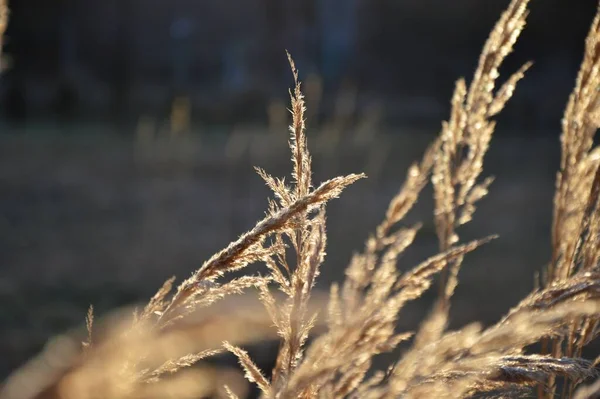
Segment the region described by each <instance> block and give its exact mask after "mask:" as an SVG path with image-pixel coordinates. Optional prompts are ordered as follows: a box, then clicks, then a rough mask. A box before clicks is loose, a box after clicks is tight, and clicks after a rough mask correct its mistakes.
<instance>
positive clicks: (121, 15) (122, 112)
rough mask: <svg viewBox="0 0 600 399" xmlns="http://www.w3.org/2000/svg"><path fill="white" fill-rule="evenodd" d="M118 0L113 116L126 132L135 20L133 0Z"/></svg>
mask: <svg viewBox="0 0 600 399" xmlns="http://www.w3.org/2000/svg"><path fill="white" fill-rule="evenodd" d="M115 1H116V7H117V8H116V11H117V12H116V26H117V29H116V35H115V41H116V43H115V58H114V60H115V61H114V65H113V68H114V69H113V85H114V86H113V87H114V100H113V107H114V108H113V118H114V121H115V123H116V124H117V126H118V127H119V130H120V131H121V132H126V126H125V125H126V122H127V116H128V112H129V101H128V98H129V79H130V73H129V72H130V71H129V69H130V65H129V63H130V58H129V55H128V53H129V51H130V47H131V46H130V39H131V29H130V25H131V23H132V22H133V4H132V0H115Z"/></svg>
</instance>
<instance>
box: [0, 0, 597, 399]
mask: <svg viewBox="0 0 600 399" xmlns="http://www.w3.org/2000/svg"><path fill="white" fill-rule="evenodd" d="M527 6H528V0H512V1H511V3H510V5H509V6H508V8H507V10H506V11H505V12H504V14H503V15H502V16H501V18H500V20H499V21H498V23H497V24H496V26H495V27H494V29H493V30H492V33H491V34H490V37H489V39H488V41H487V42H486V44H485V46H484V48H483V50H482V54H481V58H480V60H479V65H478V67H477V69H476V72H475V75H474V78H473V81H472V82H471V83H470V84H469V85H467V83H466V82H465V81H464V80H462V79H461V80H459V81H458V82H457V84H456V89H455V92H454V95H453V97H452V102H451V105H452V109H451V113H450V118H449V120H448V121H446V122H444V124H443V128H442V131H441V132H440V134H439V136H438V138H437V139H436V140H435V141H434V142H433V143H432V144H431V146H430V147H429V148H428V149H427V151H426V153H425V155H424V156H423V159H422V160H421V161H420V162H417V163H415V164H413V165H412V166H411V167H410V168H409V171H408V174H407V176H406V180H405V182H404V184H403V186H402V187H401V189H400V190H399V192H398V194H397V195H396V196H395V197H394V198H392V200H391V202H390V205H389V207H388V209H387V212H386V213H385V217H384V219H383V221H382V222H381V223H380V225H379V226H378V227H377V228H376V230H375V232H374V233H373V234H372V235H370V236H369V238H368V239H367V241H366V243H365V247H364V249H363V250H362V251H361V252H357V253H355V254H354V256H353V258H352V261H351V263H350V265H349V266H348V268H347V269H346V277H345V280H344V281H343V282H342V283H341V284H334V285H333V286H332V287H331V290H330V295H329V298H328V300H327V301H324V300H323V298H320V297H318V296H317V297H316V298H315V295H314V293H312V289H313V286H314V284H315V281H316V278H317V277H318V275H319V270H320V267H321V265H322V263H323V261H324V259H325V255H326V244H327V240H326V237H327V231H326V205H327V203H328V202H329V201H331V200H332V199H334V198H336V197H337V196H338V195H340V194H341V192H342V191H343V190H344V188H346V187H347V186H348V185H350V184H353V183H354V182H356V181H357V180H359V179H361V178H363V177H364V176H363V175H360V174H357V175H348V176H345V177H336V178H333V179H331V180H328V181H326V182H324V183H322V184H320V185H314V184H313V181H312V172H311V170H312V169H311V156H310V154H309V151H308V147H307V138H306V134H305V103H304V97H303V94H302V91H301V85H300V81H299V79H298V72H297V70H296V68H295V66H294V62H293V60H292V59H291V57H290V59H289V61H290V65H291V68H292V72H293V76H294V80H295V86H294V89H293V90H292V91H291V92H290V96H291V108H290V110H291V114H292V124H291V127H290V133H291V135H290V141H289V147H290V150H291V154H292V157H291V160H292V174H291V181H290V182H289V183H288V182H286V181H285V180H284V179H279V178H275V177H272V176H271V175H269V174H268V173H267V172H266V171H264V170H262V169H257V171H258V174H259V175H260V176H261V177H262V178H263V179H264V181H265V183H266V185H267V186H268V187H269V188H270V189H271V190H272V192H273V195H274V198H273V199H272V200H270V201H269V208H268V212H267V215H266V216H265V218H264V219H263V220H262V221H260V222H259V223H257V224H256V226H255V227H254V228H253V229H252V230H250V231H249V232H247V233H245V234H243V235H242V236H240V238H239V239H237V240H236V241H233V242H232V243H231V244H229V245H228V246H227V247H226V248H225V249H223V250H222V251H220V252H219V253H217V254H215V255H214V256H213V257H212V258H211V259H209V260H208V261H206V262H205V263H204V264H203V265H202V267H200V268H199V269H198V270H197V271H195V272H194V273H192V275H191V277H189V278H188V279H187V280H185V281H183V282H182V283H181V284H180V285H179V286H178V287H177V288H176V289H173V283H174V279H170V280H168V281H167V282H165V284H164V285H163V286H162V287H161V288H160V289H159V290H158V292H157V293H156V295H155V296H154V297H153V298H152V299H151V300H150V301H149V302H148V304H147V305H146V306H145V307H144V309H142V310H140V311H135V312H134V314H133V317H131V316H129V317H124V316H123V314H119V315H118V316H117V317H115V318H114V319H110V320H103V321H102V322H101V323H100V327H98V326H97V324H98V323H96V324H94V316H93V309H92V308H91V307H90V310H89V312H88V315H87V318H86V327H87V333H86V334H85V336H84V337H82V338H81V339H80V338H73V337H70V336H64V337H59V338H58V339H56V340H55V341H53V344H52V345H49V347H48V349H47V350H46V352H45V353H43V354H42V355H41V356H40V357H39V358H37V359H35V360H34V361H32V363H31V364H29V365H27V366H26V367H24V368H23V369H22V370H18V371H17V372H16V373H15V374H14V375H13V376H12V377H11V378H10V379H9V380H8V381H7V383H6V384H5V386H4V391H3V393H2V397H5V398H83V399H85V398H153V397H156V398H158V397H160V398H164V397H173V398H184V397H189V398H196V397H208V396H215V397H230V398H236V397H242V396H244V395H246V394H247V392H248V387H247V386H246V385H245V383H244V380H243V378H242V374H241V372H240V371H238V372H235V371H231V370H222V369H218V370H215V366H211V365H209V364H208V363H205V362H204V359H206V358H209V357H214V356H219V355H221V354H222V353H224V352H226V351H228V352H231V353H232V354H233V355H235V356H236V357H237V358H238V360H239V363H240V365H241V368H242V369H243V374H244V375H245V377H246V380H248V381H250V382H252V383H255V384H256V385H257V386H258V388H259V389H260V391H261V392H262V395H263V397H265V398H282V399H283V398H317V397H319V398H341V397H349V398H396V397H401V398H432V397H435V398H443V397H448V398H456V397H514V396H521V395H525V396H527V395H537V397H538V398H553V397H556V396H560V397H575V398H579V399H583V398H593V397H599V395H600V387H599V386H598V383H593V384H591V385H588V386H585V387H582V388H578V385H579V384H582V383H588V382H592V380H593V379H594V378H595V377H596V376H597V367H596V364H597V361H590V360H585V359H582V358H581V356H582V349H583V347H584V346H585V345H587V344H589V343H590V342H591V341H592V340H594V339H595V338H596V337H597V335H598V332H599V329H598V325H599V321H600V269H599V267H598V261H599V260H600V241H599V238H600V227H599V226H600V219H599V218H600V204H599V197H600V156H599V154H600V149H598V148H597V147H593V140H594V135H595V133H596V130H597V128H598V126H599V124H600V91H599V90H598V87H600V12H599V13H598V14H597V15H596V18H595V19H594V21H593V24H592V28H591V30H590V33H589V35H588V38H587V42H586V51H585V55H584V59H583V62H582V64H581V69H580V72H579V76H578V78H577V81H576V85H575V88H574V90H573V93H572V95H571V97H570V98H569V101H568V104H567V107H566V111H565V115H564V119H563V133H562V136H561V143H562V159H561V165H560V170H559V172H558V176H557V183H556V195H555V198H554V215H553V230H552V254H551V261H550V262H549V264H548V266H547V269H546V270H544V271H543V273H542V275H543V278H542V279H541V281H540V282H539V286H538V287H536V288H535V289H534V290H533V291H532V292H531V294H530V295H528V296H527V297H526V298H524V299H523V300H522V301H521V302H520V303H519V304H517V305H516V306H515V307H514V308H513V309H511V310H510V311H509V312H508V313H507V314H506V316H504V317H503V318H502V319H501V320H499V321H498V322H497V323H496V324H494V325H492V326H489V327H487V328H483V327H482V326H481V325H479V324H478V323H473V324H470V325H467V326H465V327H463V328H462V329H460V330H458V331H448V329H447V325H448V314H449V309H450V303H451V298H452V295H453V293H454V291H455V288H456V286H457V284H458V272H459V269H460V266H461V263H462V261H463V259H464V257H465V256H467V254H468V253H469V252H471V251H474V250H475V249H477V248H478V247H479V246H481V245H484V244H486V243H487V242H489V241H490V240H492V239H493V238H494V237H493V236H490V237H485V238H482V239H480V240H475V241H471V242H466V243H462V242H461V240H460V236H459V230H460V227H461V226H462V225H464V224H466V223H468V222H469V221H470V220H471V219H472V217H473V215H474V212H475V209H476V205H477V203H478V201H479V200H481V199H482V198H483V197H484V196H485V195H487V193H488V189H489V186H490V184H491V183H492V179H491V178H489V177H488V178H481V174H482V171H483V161H484V157H485V154H486V151H487V149H488V146H489V144H490V141H491V138H492V134H493V132H494V128H495V122H494V119H493V118H494V117H495V116H496V115H497V114H498V113H499V112H500V111H501V110H502V109H503V107H504V105H505V104H506V102H507V101H508V100H509V99H510V97H511V95H512V94H513V92H514V90H515V86H516V85H517V83H518V81H519V80H520V79H521V78H523V76H524V73H525V72H526V70H527V69H528V68H529V66H530V64H529V63H527V64H525V65H524V66H523V67H522V68H521V69H519V70H518V71H517V72H516V73H514V74H513V75H512V76H511V77H509V78H508V79H507V80H506V82H505V83H504V84H503V85H501V86H499V88H498V89H496V87H497V86H498V84H497V79H498V76H499V73H498V69H499V68H500V66H501V64H502V62H503V60H504V59H505V57H506V56H507V55H508V54H509V53H510V52H511V50H512V47H513V45H514V44H515V42H516V41H517V39H518V37H519V34H520V33H521V31H522V30H523V28H524V26H525V19H526V16H527V13H528V11H527ZM0 22H1V20H0ZM0 26H1V23H0ZM429 180H431V182H432V184H433V189H434V199H435V210H434V220H435V225H436V231H437V236H438V240H439V248H440V252H439V253H438V254H435V255H433V256H431V257H430V258H428V259H426V260H424V261H423V262H422V263H421V264H419V265H417V266H416V267H415V268H413V269H412V270H411V271H409V272H407V273H404V274H400V273H399V272H398V270H397V267H396V265H397V263H398V259H399V257H400V256H401V255H402V253H403V252H404V251H405V250H406V249H407V248H408V247H409V246H410V245H411V244H412V242H413V241H414V240H415V239H416V238H417V235H418V231H419V228H420V225H419V224H417V225H412V226H401V225H400V224H401V222H402V220H403V219H404V218H405V216H406V215H407V214H408V213H409V212H410V211H411V209H412V207H413V206H414V204H415V203H416V201H417V200H418V198H419V196H420V194H421V192H422V190H423V188H424V187H425V186H426V185H427V184H428V182H429ZM253 263H264V265H265V266H266V270H267V271H268V272H267V274H266V275H265V276H263V275H248V276H242V277H237V278H233V279H227V278H225V275H226V274H228V273H230V272H233V271H239V270H241V269H244V268H245V267H246V266H248V265H249V264H253ZM437 274H440V279H439V280H440V289H439V299H438V301H437V302H436V304H435V306H434V308H433V309H432V311H431V312H430V314H429V315H428V316H427V317H426V318H425V319H424V321H423V323H422V324H421V326H420V328H419V329H418V331H416V332H406V331H397V330H396V326H397V321H398V317H399V314H400V311H401V310H402V309H403V307H404V306H405V305H406V304H407V303H408V302H410V301H413V300H415V299H417V298H419V297H420V296H421V295H423V293H424V292H425V291H426V290H428V289H429V288H430V287H431V286H432V284H433V282H434V278H435V276H436V275H437ZM273 287H275V288H276V289H277V291H279V293H277V292H275V290H273V289H272V288H273ZM252 288H253V289H255V290H256V293H245V292H246V290H248V289H252ZM171 292H173V293H172V294H171ZM232 294H238V295H244V296H243V297H242V300H241V301H233V302H232V303H233V307H231V305H230V306H226V304H227V303H228V302H227V298H226V297H228V296H230V295H232ZM252 297H253V298H254V299H255V300H256V299H258V302H252V301H250V300H249V298H252ZM325 302H326V303H325ZM322 305H323V306H322ZM259 306H262V307H263V311H262V312H261V311H260V309H259ZM318 310H322V313H324V314H325V315H324V316H325V317H320V318H319V317H317V311H318ZM127 314H130V313H127ZM199 315H202V317H201V318H200V319H198V317H200V316H199ZM315 327H318V328H315ZM311 334H313V335H314V336H315V339H314V340H313V341H312V342H311V343H310V344H308V343H307V342H308V341H307V340H308V338H309V336H310V335H311ZM275 337H277V338H278V339H279V341H280V345H279V350H278V355H277V359H276V362H275V366H274V368H273V370H271V371H270V372H269V373H265V372H263V371H262V370H260V369H259V368H258V366H257V365H256V363H255V362H254V361H253V360H252V359H251V357H250V356H249V355H248V352H246V351H245V350H244V349H242V348H241V347H240V345H245V344H248V343H252V342H257V341H260V340H264V339H273V338H275ZM77 340H79V341H77ZM81 341H83V343H82V344H80V342H81ZM402 342H406V343H407V346H406V349H405V351H404V353H403V354H402V356H400V357H399V358H398V360H397V361H396V362H394V363H393V364H392V365H390V367H389V368H388V369H386V370H374V366H373V359H374V358H375V357H376V356H377V355H379V354H382V353H389V352H393V351H394V350H395V349H396V348H398V346H399V344H400V343H402ZM538 343H541V344H542V345H541V352H538V353H535V352H533V351H532V349H531V348H532V347H535V346H534V344H538ZM191 366H193V367H191ZM559 388H560V389H559Z"/></svg>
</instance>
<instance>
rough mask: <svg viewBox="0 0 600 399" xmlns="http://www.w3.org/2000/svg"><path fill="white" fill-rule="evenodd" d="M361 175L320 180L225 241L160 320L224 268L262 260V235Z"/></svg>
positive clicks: (270, 252) (264, 252)
mask: <svg viewBox="0 0 600 399" xmlns="http://www.w3.org/2000/svg"><path fill="white" fill-rule="evenodd" d="M363 177H364V175H362V174H361V175H348V176H345V177H336V178H333V179H331V180H328V181H326V182H324V183H322V184H321V185H320V186H319V187H318V188H316V189H315V190H314V191H312V192H311V193H309V194H307V195H306V196H304V197H302V198H299V199H297V200H295V201H294V202H293V203H292V204H291V205H290V206H289V207H286V208H282V209H280V210H279V211H277V212H275V213H274V214H272V215H270V216H267V217H266V218H265V219H263V220H262V221H261V222H259V223H258V224H257V225H256V226H255V227H254V228H253V229H252V230H250V231H249V232H247V233H245V234H243V235H242V236H241V237H240V238H239V239H238V240H236V241H234V242H232V243H231V244H229V246H228V247H227V248H225V249H223V250H222V251H221V252H219V253H217V254H215V255H214V256H213V257H212V258H211V259H210V260H208V261H207V262H205V263H204V265H203V266H202V267H201V268H200V269H198V270H197V271H196V272H194V274H192V276H191V277H190V278H188V279H187V280H185V281H184V282H183V283H182V284H181V285H180V286H179V288H178V290H177V293H176V294H175V295H174V297H173V298H172V300H171V301H170V303H169V305H168V306H167V307H166V309H165V311H164V312H163V313H162V315H161V319H162V321H163V322H166V321H168V318H166V317H165V315H167V314H169V316H170V312H173V311H174V310H176V309H179V308H180V307H182V306H184V305H186V304H188V303H189V302H190V301H191V300H193V299H194V298H195V297H197V296H198V295H201V294H203V293H205V292H206V291H207V290H208V288H209V287H210V284H208V283H210V282H211V281H214V280H215V279H216V278H218V277H219V276H221V275H222V274H224V273H226V272H231V271H234V270H238V269H240V268H242V267H245V266H246V265H248V264H249V263H253V262H257V261H262V260H264V259H266V258H267V257H269V256H271V255H273V250H270V249H269V248H264V247H263V245H262V243H263V240H264V239H265V237H266V236H268V235H270V234H272V233H274V232H276V231H278V230H282V229H285V228H287V227H288V226H289V223H290V222H291V221H292V219H293V218H294V217H296V216H298V214H300V213H302V212H308V211H311V210H312V209H314V208H315V207H318V206H319V205H321V204H323V203H325V202H327V201H329V200H331V199H333V198H336V197H337V196H338V195H339V194H340V193H341V192H342V190H343V189H344V188H345V187H347V186H348V185H350V184H352V183H354V182H355V181H356V180H359V179H361V178H363Z"/></svg>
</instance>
